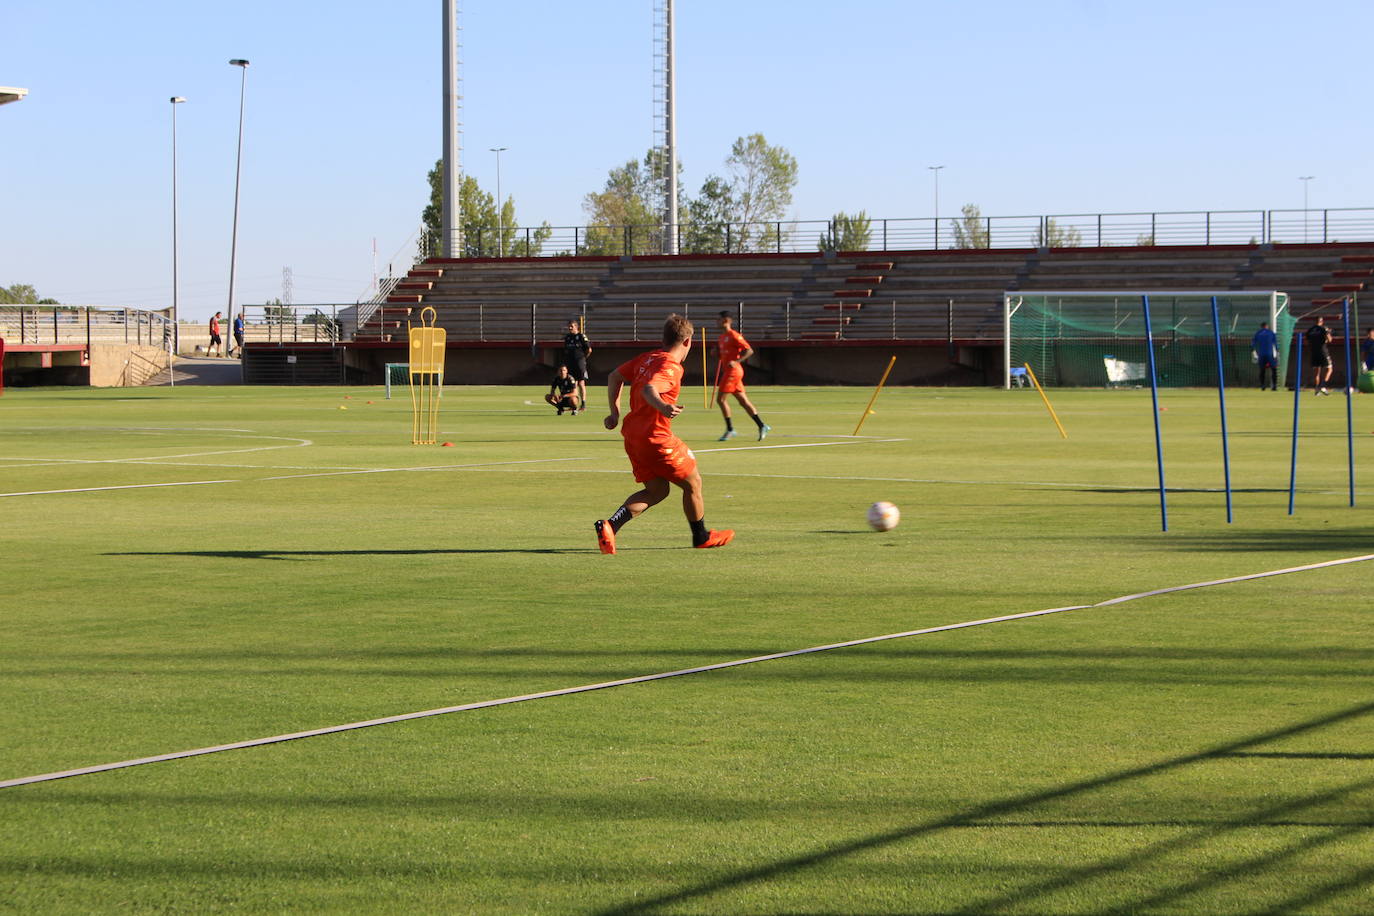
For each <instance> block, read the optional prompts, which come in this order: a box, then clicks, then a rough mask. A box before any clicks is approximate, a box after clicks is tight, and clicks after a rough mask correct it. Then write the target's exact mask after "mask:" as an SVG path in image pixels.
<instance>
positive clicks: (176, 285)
mask: <svg viewBox="0 0 1374 916" xmlns="http://www.w3.org/2000/svg"><path fill="white" fill-rule="evenodd" d="M169 101H170V102H171V103H172V356H171V358H170V359H169V360H168V361H167V378H168V381H169V382H170V384H171V386H172V387H173V388H175V387H176V384H177V374H176V367H175V366H174V365H173V363H174V362H175V361H176V355H177V352H178V351H179V350H180V349H181V340H180V337H181V325H180V324H179V323H178V320H179V319H178V305H179V301H178V300H179V298H180V293H179V290H180V288H181V285H180V282H179V279H178V274H177V265H178V257H177V105H179V104H181V103H182V102H184V101H186V100H185V99H184V98H182V97H181V96H179V95H174V96H172V97H171V99H169Z"/></svg>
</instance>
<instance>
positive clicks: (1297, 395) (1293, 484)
mask: <svg viewBox="0 0 1374 916" xmlns="http://www.w3.org/2000/svg"><path fill="white" fill-rule="evenodd" d="M1300 403H1302V335H1301V334H1299V335H1298V352H1297V355H1296V356H1294V357H1293V461H1292V466H1291V469H1290V470H1289V472H1288V514H1289V515H1292V514H1293V494H1295V493H1296V492H1297V490H1298V405H1299V404H1300Z"/></svg>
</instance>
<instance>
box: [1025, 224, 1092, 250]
mask: <svg viewBox="0 0 1374 916" xmlns="http://www.w3.org/2000/svg"><path fill="white" fill-rule="evenodd" d="M1082 244H1083V233H1081V232H1079V231H1078V228H1077V227H1075V226H1068V227H1065V226H1061V225H1059V224H1058V223H1056V222H1055V221H1054V220H1053V219H1052V218H1051V219H1047V220H1045V221H1044V223H1042V224H1041V225H1040V227H1039V228H1037V229H1036V230H1035V245H1036V247H1037V248H1077V247H1079V246H1080V245H1082Z"/></svg>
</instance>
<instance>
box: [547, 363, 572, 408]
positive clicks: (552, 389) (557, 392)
mask: <svg viewBox="0 0 1374 916" xmlns="http://www.w3.org/2000/svg"><path fill="white" fill-rule="evenodd" d="M576 390H577V382H576V380H574V379H573V377H572V376H571V375H569V374H568V367H567V366H559V367H558V374H557V375H555V376H554V377H553V381H552V382H550V383H549V393H548V394H546V395H544V400H545V401H547V402H548V403H550V404H552V405H553V406H554V407H556V408H557V409H558V415H559V416H560V417H561V416H563V411H565V410H571V411H572V412H573V413H576V412H577V399H576V398H575V397H573V392H574V391H576Z"/></svg>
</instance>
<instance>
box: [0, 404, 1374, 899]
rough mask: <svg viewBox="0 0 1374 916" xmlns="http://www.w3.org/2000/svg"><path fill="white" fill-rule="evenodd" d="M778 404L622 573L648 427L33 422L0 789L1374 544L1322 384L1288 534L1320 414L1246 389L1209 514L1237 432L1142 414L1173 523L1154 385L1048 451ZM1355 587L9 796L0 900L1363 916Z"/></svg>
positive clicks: (1184, 407)
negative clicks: (1292, 447)
mask: <svg viewBox="0 0 1374 916" xmlns="http://www.w3.org/2000/svg"><path fill="white" fill-rule="evenodd" d="M751 394H752V395H753V397H754V399H755V401H756V403H757V404H758V405H759V407H760V409H761V410H762V411H763V416H764V417H765V418H766V419H767V420H768V422H769V423H770V424H771V425H772V426H773V429H774V433H773V435H771V436H770V437H769V438H768V440H767V441H766V442H763V443H757V442H755V441H753V435H752V430H750V429H749V427H750V425H751V424H749V422H748V420H747V419H744V422H743V424H742V425H741V427H740V428H741V437H740V438H739V439H736V440H734V441H732V442H728V443H718V442H716V441H715V440H716V436H717V435H718V434H719V432H720V429H721V424H720V419H719V416H718V415H717V414H716V413H715V412H714V411H708V410H705V409H703V408H702V407H701V402H700V397H701V393H700V391H699V390H696V391H689V392H687V393H686V394H684V398H683V400H684V402H685V403H686V404H688V406H689V410H688V412H687V413H686V414H684V415H683V416H682V417H681V418H680V419H679V420H678V421H677V422H676V424H675V426H676V428H677V430H678V431H679V433H680V434H681V435H682V436H683V437H684V438H685V439H687V440H688V442H689V443H691V444H692V446H693V448H694V449H695V450H696V451H697V455H698V459H699V461H700V464H701V468H702V472H703V476H704V478H705V481H706V500H707V515H706V518H707V522H708V524H710V525H712V526H713V527H718V528H719V527H732V528H735V529H736V530H737V531H738V535H737V538H736V540H735V542H734V543H733V544H731V545H730V546H729V547H727V548H724V549H721V550H711V551H702V550H692V549H690V547H689V544H690V541H689V532H688V529H687V526H686V524H685V522H684V521H683V518H682V514H681V510H680V508H679V504H678V500H677V498H676V497H671V498H670V499H669V501H668V502H666V503H664V504H662V505H660V506H659V507H657V508H655V509H653V510H651V511H650V512H649V513H648V514H647V515H645V516H643V517H641V518H639V519H637V520H635V521H634V522H632V523H630V525H628V526H627V527H626V528H625V529H624V530H623V531H622V532H621V535H620V547H621V552H620V553H619V554H618V555H616V556H613V557H607V556H602V555H600V554H599V553H598V552H597V551H596V546H595V539H594V536H593V533H592V527H591V526H592V522H593V521H594V520H595V519H597V518H600V517H604V516H605V515H607V514H609V513H610V512H611V511H612V510H614V509H615V508H616V506H618V505H619V503H620V500H621V499H622V498H623V497H624V496H625V495H627V494H628V493H629V492H630V491H631V490H632V489H633V487H634V485H633V482H632V481H631V479H630V476H629V473H628V466H627V463H626V461H625V458H624V455H623V452H622V451H621V448H620V441H619V436H618V435H617V434H615V433H609V432H607V431H605V430H604V429H602V428H601V424H600V418H601V415H602V414H601V412H600V411H599V410H597V409H594V410H592V411H591V412H589V413H587V414H585V415H582V416H578V417H568V416H564V417H555V416H554V415H553V412H552V410H550V409H548V408H547V407H545V406H543V405H542V404H538V403H537V402H538V401H539V398H540V395H541V392H537V391H528V390H521V389H513V388H470V389H468V388H454V389H449V391H448V392H447V394H446V397H445V399H444V404H443V412H442V415H441V422H442V427H443V435H442V438H443V439H446V440H449V441H452V442H453V443H454V447H453V448H438V447H413V446H411V445H409V444H408V441H409V423H410V416H409V403H408V401H407V400H405V399H397V400H391V401H386V400H383V398H382V396H381V392H380V390H379V389H254V388H246V389H228V388H224V389H207V388H178V389H176V390H174V391H173V390H168V389H157V390H152V389H140V390H103V391H98V390H19V389H11V390H8V391H6V392H5V394H4V396H3V398H0V468H3V482H2V483H0V493H3V494H4V495H3V496H0V513H2V514H3V529H0V548H2V549H0V607H2V608H3V612H0V684H3V687H2V688H0V689H2V690H3V693H0V780H5V779H11V778H17V777H22V776H29V775H34V774H40V773H46V772H51V771H58V770H64V769H69V768H75V767H81V766H87V765H93V764H100V763H108V762H113V761H119V760H125V759H129V758H136V757H142V756H147V755H154V754H160V753H166V752H172V751H180V750H187V749H192V748H199V747H204V746H210V745H217V744H223V743H229V742H235V741H241V740H247V739H252V738H259V737H265V736H270V735H277V734H282V733H288V732H294V731H299V730H304V729H310V728H316V727H322V726H329V725H336V724H342V723H348V722H356V721H360V720H365V719H369V718H374V717H381V716H388V715H394V714H399V713H406V712H412V711H418V710H426V709H433V708H438V707H445V706H451V705H457V704H463V703H469V702H476V701H480V700H488V699H495V698H501V697H508V696H515V695H520V694H527V693H533V692H538V691H545V690H554V689H558V688H563V687H572V686H577V685H582V684H591V683H596V682H600V681H606V680H612V679H617V678H625V677H633V676H636V675H642V674H651V673H654V672H663V671H671V670H675V669H680V668H685V667H690V666H695V665H705V664H710V663H714V662H721V661H728V660H732V659H740V658H746V657H750V656H754V655H761V654H766V653H772V652H780V651H786V650H789V649H799V648H804V647H807V646H816V645H822V644H827V643H832V642H839V641H844V640H851V639H858V638H862V637H867V636H877V635H882V634H887V633H895V632H901V631H906V630H912V629H917V628H922V627H931V626H938V625H941V624H949V623H956V622H960V621H970V620H977V619H980V618H986V617H995V616H1000V615H1006V614H1013V613H1018V612H1023V611H1034V610H1040V609H1044V608H1054V607H1063V606H1068V605H1091V604H1095V603H1097V602H1101V601H1104V600H1107V599H1110V598H1113V597H1117V596H1122V595H1128V594H1133V593H1137V592H1143V591H1149V590H1153V589H1159V588H1164V587H1168V586H1174V585H1183V584H1188V583H1196V582H1205V581H1210V580H1215V579H1222V578H1228V577H1233V576H1243V575H1248V574H1253V573H1258V572H1263V571H1267V570H1276V569H1283V568H1287V567H1295V566H1303V565H1308V564H1315V563H1320V562H1323V561H1328V560H1334V559H1339V558H1344V557H1352V556H1360V555H1367V554H1371V553H1374V526H1372V525H1371V523H1370V517H1371V516H1370V506H1371V505H1374V487H1371V485H1370V484H1369V483H1368V481H1369V480H1370V479H1371V478H1369V476H1368V474H1369V473H1371V472H1369V471H1366V472H1364V473H1365V475H1366V476H1365V477H1364V479H1363V482H1361V484H1360V487H1359V489H1358V492H1357V501H1358V503H1359V508H1356V509H1351V508H1349V507H1348V506H1347V498H1348V496H1347V492H1346V485H1347V478H1346V436H1345V404H1344V399H1343V398H1341V397H1339V396H1333V397H1330V398H1313V397H1311V396H1306V397H1305V399H1304V400H1303V403H1302V408H1303V420H1302V423H1303V438H1302V441H1301V448H1300V453H1299V464H1298V472H1299V475H1298V483H1299V491H1298V494H1297V513H1296V515H1294V516H1291V517H1290V516H1289V515H1288V514H1287V501H1288V492H1287V488H1288V456H1289V436H1288V433H1289V424H1290V423H1291V409H1292V395H1291V394H1289V395H1284V394H1282V393H1278V394H1275V393H1271V392H1263V393H1261V392H1258V391H1252V390H1246V391H1232V392H1230V393H1229V398H1228V400H1229V408H1230V409H1229V419H1230V428H1231V434H1232V435H1231V457H1232V464H1233V470H1232V480H1233V485H1234V487H1235V490H1236V492H1235V522H1234V524H1231V525H1227V524H1226V519H1225V509H1224V501H1223V494H1222V493H1221V490H1220V488H1221V486H1222V472H1221V441H1220V438H1219V435H1218V423H1217V409H1216V394H1215V392H1207V391H1168V392H1165V393H1164V394H1162V396H1161V397H1162V400H1161V403H1162V405H1163V406H1164V407H1165V408H1166V409H1165V411H1164V412H1163V413H1161V415H1160V416H1161V419H1162V421H1163V428H1164V449H1165V456H1166V462H1167V464H1166V469H1167V473H1168V479H1167V482H1168V484H1169V486H1170V488H1171V490H1172V492H1171V493H1170V498H1169V522H1170V526H1169V527H1170V530H1169V531H1168V532H1167V533H1164V532H1162V531H1161V530H1160V519H1159V502H1158V494H1157V492H1156V491H1155V490H1154V489H1153V487H1154V486H1155V484H1156V478H1155V464H1154V440H1153V429H1152V425H1151V422H1150V410H1151V407H1150V400H1149V392H1148V391H1086V390H1074V391H1061V392H1052V393H1051V396H1052V397H1053V399H1054V402H1055V406H1056V408H1057V409H1058V410H1059V412H1060V415H1061V417H1062V418H1063V420H1064V423H1065V426H1066V427H1067V429H1068V432H1069V436H1070V438H1069V439H1068V440H1067V441H1065V440H1061V439H1060V437H1059V435H1058V433H1057V431H1056V430H1055V429H1054V426H1053V425H1052V423H1051V421H1050V419H1049V417H1048V415H1047V414H1046V413H1045V411H1044V409H1043V406H1042V405H1041V403H1040V401H1039V399H1038V398H1037V397H1036V395H1035V393H1034V392H1033V391H1012V392H1004V391H993V390H964V389H948V390H942V389H890V390H887V391H885V392H883V394H882V396H881V398H880V399H879V401H878V403H877V406H876V413H874V414H873V415H872V416H870V417H869V418H868V421H867V423H866V425H865V426H864V429H863V438H860V439H854V438H850V437H849V434H850V433H852V432H853V429H854V425H855V423H856V422H857V421H858V419H859V416H860V414H861V413H862V411H863V406H864V404H865V403H866V401H867V399H868V396H869V394H870V392H869V391H864V390H858V389H837V388H820V389H804V388H775V389H768V388H759V389H756V390H754V391H752V392H751ZM593 395H594V397H595V398H596V400H597V401H600V400H601V398H602V397H603V395H602V392H600V391H593ZM532 402H535V403H532ZM341 407H346V408H347V410H341V409H340V408H341ZM1355 416H1356V421H1357V425H1356V427H1355V434H1356V436H1355V442H1354V445H1355V450H1356V455H1355V458H1356V464H1357V466H1358V467H1362V468H1374V435H1371V427H1372V426H1374V421H1372V420H1371V413H1370V410H1369V407H1368V404H1367V403H1366V401H1365V400H1364V399H1362V400H1359V401H1357V403H1356V405H1355ZM760 446H767V447H766V448H764V447H760ZM153 485H166V486H153ZM95 488H102V489H95ZM15 494H21V495H15ZM22 494H28V495H22ZM879 499H885V500H891V501H892V502H894V503H896V504H897V505H898V506H899V507H900V508H901V510H902V513H903V518H902V523H901V525H900V526H899V527H898V528H896V529H895V530H893V531H891V532H888V533H882V534H880V533H876V532H873V531H870V530H868V528H867V526H866V523H865V519H864V514H865V510H866V509H867V507H868V505H869V504H870V503H872V502H873V501H875V500H879ZM1371 583H1374V563H1353V564H1349V565H1342V566H1332V567H1327V568H1322V569H1316V570H1311V571H1306V572H1297V573H1292V574H1289V575H1282V576H1277V577H1273V578H1266V579H1257V580H1253V581H1244V582H1236V583H1233V584H1227V585H1219V586H1214V587H1209V588H1203V589H1197V590H1192V591H1182V592H1175V593H1171V594H1166V595H1160V596H1157V597H1150V598H1144V599H1141V600H1137V601H1131V602H1127V603H1124V604H1120V605H1113V606H1109V607H1099V608H1090V609H1084V610H1074V611H1068V612H1065V613H1060V614H1055V615H1051V616H1045V617H1038V618H1033V619H1026V620H1018V621H1012V622H1007V623H998V624H991V625H988V626H982V627H976V628H972V629H965V630H955V631H950V632H943V633H937V634H932V635H928V636H918V637H911V638H905V639H898V640H892V641H886V642H878V643H873V644H869V645H864V646H859V647H854V648H848V649H841V650H836V651H830V652H823V653H818V654H812V655H803V656H798V657H794V658H788V659H782V660H777V661H770V662H764V663H760V664H754V665H748V666H743V667H739V668H731V669H728V670H721V671H713V672H710V673H706V674H696V675H690V676H685V677H679V678H673V679H668V680H662V681H655V682H652V683H647V684H637V685H634V686H627V687H618V688H614V689H607V690H599V691H595V692H590V693H583V694H578V695H574V696H564V697H558V698H554V699H545V700H537V701H532V702H527V703H520V704H515V705H509V706H502V707H498V708H492V709H484V710H479V711H473V712H461V713H455V714H450V715H443V716H437V717H433V718H427V719H420V720H415V721H409V722H404V723H398V724H393V725H384V726H379V727H374V728H367V729H362V730H358V731H351V732H347V733H342V734H337V735H331V736H326V737H319V738H311V739H307V740H301V741H293V742H288V743H283V744H275V745H271V746H266V747H259V748H253V749H248V750H238V751H230V752H225V753H219V754H212V755H208V756H202V757H196V758H192V759H186V760H178V761H171V762H165V763H157V764H151V765H147V766H139V767H133V768H129V769H123V770H117V771H112V772H107V773H100V774H95V775H89V776H82V777H77V778H72V779H64V780H58V781H53V782H45V783H38V784H33V785H25V786H19V787H14V788H7V789H0V825H2V826H0V836H2V837H3V838H2V839H0V911H5V912H16V913H18V912H22V913H61V912H69V913H89V912H115V911H117V912H138V913H144V912H158V913H172V912H178V913H181V912H184V913H201V912H264V911H269V912H278V911H286V910H290V911H306V912H395V913H400V912H435V913H440V912H442V913H465V914H466V913H471V914H535V913H579V914H617V913H655V914H657V913H665V914H667V913H674V914H685V913H691V914H703V913H727V914H765V913H767V914H784V913H786V914H840V913H843V914H936V913H940V914H951V913H1006V914H1051V913H1052V914H1086V913H1169V914H1173V913H1199V914H1201V913H1207V914H1231V913H1235V914H1242V913H1243V914H1254V913H1324V914H1330V913H1351V914H1354V913H1369V912H1371V911H1374V587H1371Z"/></svg>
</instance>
